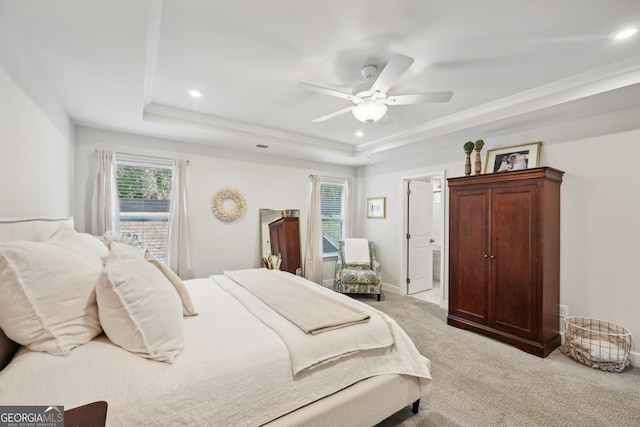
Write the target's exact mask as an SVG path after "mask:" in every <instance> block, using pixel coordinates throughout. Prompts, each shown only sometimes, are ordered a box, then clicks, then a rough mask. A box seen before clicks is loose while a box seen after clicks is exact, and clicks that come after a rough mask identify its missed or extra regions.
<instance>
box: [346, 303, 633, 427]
mask: <svg viewBox="0 0 640 427" xmlns="http://www.w3.org/2000/svg"><path fill="white" fill-rule="evenodd" d="M356 298H357V299H358V300H360V301H362V302H365V303H367V304H369V305H371V306H372V307H375V308H377V309H379V310H381V311H383V312H385V313H387V314H388V315H390V316H391V317H393V318H394V319H395V320H396V321H397V322H398V323H399V324H400V326H402V328H403V329H404V330H405V331H406V332H407V333H408V335H409V336H410V337H411V338H412V339H413V341H414V343H415V344H416V347H417V348H418V350H420V352H421V353H422V354H424V355H425V356H427V357H428V358H429V359H431V364H432V365H431V374H432V376H433V381H432V383H431V385H430V394H429V396H428V397H423V398H422V400H421V403H420V411H419V412H418V414H416V415H414V414H413V413H412V412H411V408H410V407H407V408H405V409H403V410H402V411H400V412H398V413H397V414H395V415H393V416H392V417H390V418H389V419H387V420H385V421H383V422H382V423H380V424H379V427H391V426H403V427H417V426H421V427H422V426H437V427H447V426H471V427H476V426H483V427H484V426H518V427H522V426H545V427H549V426H562V427H571V426H576V427H577V426H580V427H586V426H588V427H591V426H640V369H639V368H632V367H629V368H627V369H625V370H624V371H623V372H622V373H610V372H602V371H599V370H595V369H592V368H589V367H586V366H584V365H581V364H579V363H577V362H575V361H573V360H572V359H570V358H569V357H567V356H566V355H565V354H563V353H562V351H561V349H556V350H555V351H554V352H552V353H551V354H550V355H549V356H547V357H546V358H544V359H543V358H539V357H537V356H533V355H530V354H528V353H525V352H523V351H521V350H518V349H517V348H515V347H513V346H511V345H508V344H505V343H502V342H500V341H497V340H494V339H491V338H488V337H485V336H483V335H480V334H477V333H474V332H470V331H465V330H462V329H458V328H454V327H452V326H448V325H447V324H446V314H447V313H446V310H444V309H441V308H439V307H438V306H437V305H435V304H430V303H427V302H425V301H422V300H419V299H417V298H413V297H404V296H398V295H393V294H388V293H387V294H384V298H383V300H382V301H380V302H377V301H375V298H371V297H370V296H357V297H356Z"/></svg>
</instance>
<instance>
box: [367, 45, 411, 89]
mask: <svg viewBox="0 0 640 427" xmlns="http://www.w3.org/2000/svg"><path fill="white" fill-rule="evenodd" d="M411 64H413V58H411V57H409V56H405V55H400V54H395V55H393V56H392V57H391V59H389V62H387V65H385V67H384V68H383V69H382V71H381V72H380V75H378V78H377V79H376V81H375V82H373V85H372V86H371V89H370V90H371V93H375V92H380V93H387V91H388V90H389V88H391V86H393V84H394V83H395V82H396V81H397V80H398V79H399V78H400V77H401V76H402V75H403V74H404V73H405V72H406V71H407V70H408V69H409V67H410V66H411Z"/></svg>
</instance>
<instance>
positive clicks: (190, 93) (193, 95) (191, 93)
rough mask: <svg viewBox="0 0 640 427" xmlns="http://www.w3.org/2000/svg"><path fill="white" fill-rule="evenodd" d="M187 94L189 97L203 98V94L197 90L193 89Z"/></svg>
mask: <svg viewBox="0 0 640 427" xmlns="http://www.w3.org/2000/svg"><path fill="white" fill-rule="evenodd" d="M187 93H188V94H189V95H191V96H192V97H194V98H201V97H202V92H200V91H199V90H195V89H191V90H189V91H187Z"/></svg>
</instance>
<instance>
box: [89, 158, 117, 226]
mask: <svg viewBox="0 0 640 427" xmlns="http://www.w3.org/2000/svg"><path fill="white" fill-rule="evenodd" d="M96 153H97V154H98V171H97V173H96V180H95V183H94V185H93V198H92V200H91V233H92V234H94V235H96V236H99V235H102V234H104V233H105V232H106V231H107V230H110V231H113V232H114V233H119V232H120V219H119V218H118V216H119V211H120V209H119V207H118V188H117V187H116V167H115V155H114V153H113V151H109V150H96Z"/></svg>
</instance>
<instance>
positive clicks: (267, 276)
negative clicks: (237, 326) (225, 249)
mask: <svg viewBox="0 0 640 427" xmlns="http://www.w3.org/2000/svg"><path fill="white" fill-rule="evenodd" d="M224 274H225V275H226V276H228V277H230V278H231V279H233V280H234V281H235V282H236V283H237V284H239V285H240V286H242V287H244V288H245V289H247V290H248V291H249V292H251V293H252V294H254V295H255V296H256V297H258V298H260V299H261V300H262V301H264V302H265V303H266V304H267V305H268V306H269V307H271V308H272V309H274V310H275V311H277V312H278V313H279V314H280V315H282V316H284V317H285V318H286V319H287V320H289V321H290V322H291V323H293V324H294V325H296V326H297V327H299V328H300V329H302V330H303V331H304V332H305V333H307V334H319V333H321V332H327V331H330V330H333V329H336V328H343V327H345V326H350V325H354V324H357V323H362V322H366V321H368V320H369V314H367V313H365V312H364V311H362V310H361V309H360V308H358V307H354V305H353V304H351V302H352V301H349V300H344V301H340V300H336V299H335V298H330V297H331V295H327V292H326V291H325V290H324V289H322V288H319V287H317V286H316V287H315V288H314V287H308V286H301V285H300V281H299V279H298V278H297V277H296V276H293V275H291V274H290V273H285V272H282V271H279V270H268V269H266V268H258V269H251V270H236V271H225V272H224Z"/></svg>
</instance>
